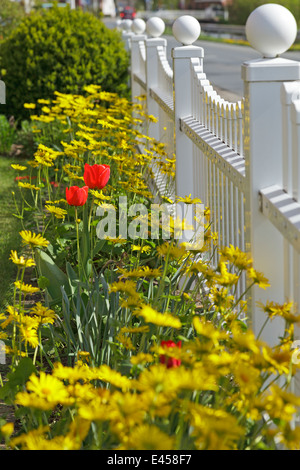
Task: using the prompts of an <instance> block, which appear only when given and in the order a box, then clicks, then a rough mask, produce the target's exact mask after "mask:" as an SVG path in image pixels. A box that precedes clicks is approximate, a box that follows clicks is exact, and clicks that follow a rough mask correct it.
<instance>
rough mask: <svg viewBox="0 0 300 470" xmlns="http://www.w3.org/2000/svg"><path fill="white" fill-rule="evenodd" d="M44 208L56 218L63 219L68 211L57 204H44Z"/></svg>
mask: <svg viewBox="0 0 300 470" xmlns="http://www.w3.org/2000/svg"><path fill="white" fill-rule="evenodd" d="M45 209H46V210H47V211H48V212H50V214H53V215H54V216H55V217H56V218H57V219H64V218H65V216H66V215H67V213H68V212H67V211H66V210H65V209H61V208H60V207H57V206H51V205H45Z"/></svg>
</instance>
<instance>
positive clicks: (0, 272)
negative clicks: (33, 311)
mask: <svg viewBox="0 0 300 470" xmlns="http://www.w3.org/2000/svg"><path fill="white" fill-rule="evenodd" d="M12 163H16V161H15V160H13V159H12V158H10V157H4V156H2V155H0V181H1V184H0V204H1V205H0V307H1V309H3V308H4V307H5V305H7V303H8V302H9V299H10V296H11V293H12V287H11V283H12V281H13V280H14V275H15V272H16V269H15V265H14V264H13V263H12V262H11V261H10V260H9V255H10V251H11V250H17V251H18V250H19V248H20V246H21V238H20V236H19V231H20V230H21V229H22V225H21V221H20V219H18V218H16V217H15V216H13V214H14V213H15V204H14V200H13V197H12V191H15V193H16V195H17V194H18V191H17V185H16V182H15V181H14V178H15V176H16V172H15V170H13V169H12V168H11V166H10V165H11V164H12Z"/></svg>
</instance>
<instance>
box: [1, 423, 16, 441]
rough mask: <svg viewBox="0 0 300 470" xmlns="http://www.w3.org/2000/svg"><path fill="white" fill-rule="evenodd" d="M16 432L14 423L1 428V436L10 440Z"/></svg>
mask: <svg viewBox="0 0 300 470" xmlns="http://www.w3.org/2000/svg"><path fill="white" fill-rule="evenodd" d="M13 432H14V423H6V424H4V425H3V426H1V428H0V434H2V436H4V437H5V438H8V437H10V436H11V435H12V433H13Z"/></svg>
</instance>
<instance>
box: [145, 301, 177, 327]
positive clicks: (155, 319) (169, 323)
mask: <svg viewBox="0 0 300 470" xmlns="http://www.w3.org/2000/svg"><path fill="white" fill-rule="evenodd" d="M138 315H139V316H141V317H143V318H144V320H145V322H146V323H153V324H154V325H157V326H165V327H170V328H181V321H180V320H179V318H176V317H174V316H173V315H171V314H169V313H159V312H157V311H156V310H154V309H153V308H152V307H150V306H149V305H144V306H143V307H142V308H141V310H140V311H139V313H138Z"/></svg>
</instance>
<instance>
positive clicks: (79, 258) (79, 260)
mask: <svg viewBox="0 0 300 470" xmlns="http://www.w3.org/2000/svg"><path fill="white" fill-rule="evenodd" d="M75 223H76V238H77V261H78V275H79V279H81V266H80V265H81V256H80V243H79V221H78V213H77V207H76V206H75Z"/></svg>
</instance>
